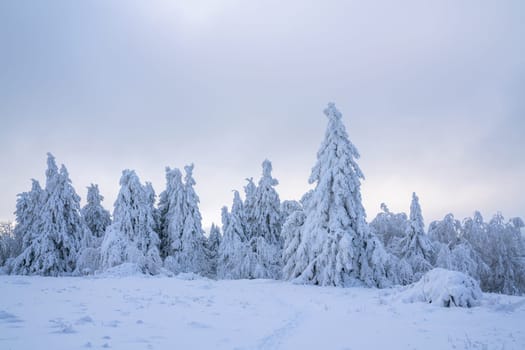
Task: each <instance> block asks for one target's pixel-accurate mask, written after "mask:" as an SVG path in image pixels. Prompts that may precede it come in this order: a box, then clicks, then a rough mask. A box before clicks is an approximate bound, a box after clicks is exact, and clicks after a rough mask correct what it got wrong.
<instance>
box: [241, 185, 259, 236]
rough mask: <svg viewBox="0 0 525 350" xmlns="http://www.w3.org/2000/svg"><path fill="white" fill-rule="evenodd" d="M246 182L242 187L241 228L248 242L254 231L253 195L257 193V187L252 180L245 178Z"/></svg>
mask: <svg viewBox="0 0 525 350" xmlns="http://www.w3.org/2000/svg"><path fill="white" fill-rule="evenodd" d="M246 181H247V182H248V183H247V184H246V186H244V194H245V197H244V203H243V211H244V214H243V226H244V233H245V236H246V239H247V240H250V239H251V238H252V237H253V235H254V234H255V231H256V225H255V201H256V198H255V194H256V191H257V186H256V185H255V183H254V182H253V178H251V177H250V178H247V179H246Z"/></svg>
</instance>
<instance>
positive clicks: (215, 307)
mask: <svg viewBox="0 0 525 350" xmlns="http://www.w3.org/2000/svg"><path fill="white" fill-rule="evenodd" d="M121 269H122V270H124V271H120V272H122V273H123V272H130V273H131V272H133V268H132V267H131V266H130V265H125V266H123V267H121ZM114 272H115V274H114V276H118V273H116V272H117V271H114ZM404 290H405V289H403V288H401V287H399V288H397V289H382V290H379V289H372V288H358V287H353V288H336V287H317V286H307V285H294V284H291V283H287V282H281V281H272V280H223V281H214V280H210V279H205V278H199V277H198V276H197V275H193V274H192V275H189V274H185V275H182V276H180V278H179V277H175V278H168V277H165V276H145V275H131V276H127V277H109V274H106V275H105V276H97V277H61V278H55V277H36V276H33V277H29V276H0V291H1V294H2V298H0V349H37V348H38V349H40V348H45V349H85V348H113V349H130V350H132V349H174V348H176V349H235V348H236V349H389V350H390V349H425V350H427V349H429V350H432V349H454V348H455V349H503V348H504V349H507V350H508V349H523V348H525V328H524V327H523V320H525V298H524V297H517V296H506V295H497V294H482V298H481V300H480V305H479V306H477V307H473V308H443V307H436V306H434V305H432V304H428V303H422V302H421V303H419V302H418V303H405V302H404V301H403V300H401V298H400V295H402V293H403V291H404Z"/></svg>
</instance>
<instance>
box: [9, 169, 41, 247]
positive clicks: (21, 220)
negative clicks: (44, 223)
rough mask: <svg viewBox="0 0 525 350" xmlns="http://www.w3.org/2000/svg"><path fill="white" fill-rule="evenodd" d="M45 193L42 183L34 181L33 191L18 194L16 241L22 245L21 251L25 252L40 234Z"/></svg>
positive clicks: (32, 182) (32, 181)
mask: <svg viewBox="0 0 525 350" xmlns="http://www.w3.org/2000/svg"><path fill="white" fill-rule="evenodd" d="M44 201H45V192H44V190H43V189H42V187H40V183H39V182H38V181H37V180H35V179H32V180H31V190H30V191H28V192H23V193H20V194H18V196H17V201H16V211H15V216H16V226H15V228H14V234H15V237H16V238H15V239H16V240H17V241H18V242H19V244H20V247H19V249H20V251H19V253H21V252H22V251H24V250H25V249H26V248H27V247H29V245H30V244H31V242H32V241H33V240H34V239H35V238H36V236H37V235H38V234H39V233H40V228H39V226H40V210H41V208H42V206H43V205H44Z"/></svg>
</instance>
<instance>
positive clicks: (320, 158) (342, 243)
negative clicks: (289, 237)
mask: <svg viewBox="0 0 525 350" xmlns="http://www.w3.org/2000/svg"><path fill="white" fill-rule="evenodd" d="M325 115H326V116H327V117H328V127H327V130H326V134H325V139H324V141H323V143H322V144H321V148H320V149H319V152H318V153H317V163H316V164H315V166H314V168H313V169H312V174H311V176H310V183H312V184H315V189H314V192H313V193H312V195H311V197H310V198H309V199H308V200H307V203H306V206H305V208H304V211H305V212H304V214H305V220H304V224H303V225H302V226H301V227H300V243H299V246H298V247H297V251H296V254H295V256H294V257H293V260H295V264H294V266H288V268H287V269H286V270H287V271H288V274H286V275H285V278H287V279H293V280H295V281H297V282H300V283H309V284H318V285H334V286H349V285H355V284H365V285H368V286H384V285H388V284H389V282H388V280H387V277H386V271H385V263H386V261H387V259H388V256H387V255H386V252H385V251H384V249H383V247H382V245H381V243H380V242H379V241H378V240H377V238H376V237H375V236H374V235H373V234H372V233H371V232H370V230H369V227H368V224H367V223H366V214H365V211H364V208H363V205H362V203H361V190H360V188H361V179H363V178H364V176H363V173H362V172H361V169H360V168H359V166H358V165H357V163H356V159H357V158H359V153H358V151H357V149H356V148H355V146H354V145H353V144H352V143H351V142H350V140H349V139H348V134H347V132H346V130H345V127H344V125H343V123H342V121H341V117H342V116H341V113H340V112H339V111H338V110H337V109H336V107H335V105H334V104H333V103H330V104H329V105H328V108H326V109H325ZM285 264H287V265H289V264H288V262H285ZM290 272H291V273H290Z"/></svg>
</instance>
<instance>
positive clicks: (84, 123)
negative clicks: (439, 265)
mask: <svg viewBox="0 0 525 350" xmlns="http://www.w3.org/2000/svg"><path fill="white" fill-rule="evenodd" d="M524 37H525V2H523V1H520V0H517V1H510V0H502V1H484V0H481V1H480V0H476V1H470V0H465V1H455V0H450V1H449V0H439V1H437V0H436V1H433V0H428V1H419V0H417V1H416V0H413V1H412V0H401V1H396V2H393V1H366V2H365V1H330V0H328V1H307V0H302V1H296V0H292V1H274V0H265V1H259V0H255V1H240V0H239V1H237V0H224V1H213V0H178V1H168V0H164V1H162V0H153V1H133V0H130V1H107V0H98V1H82V2H81V1H69V0H53V1H36V2H35V1H18V0H5V1H1V2H0V160H1V163H2V164H3V166H2V170H1V175H0V220H13V219H14V215H13V212H14V210H15V203H16V194H17V193H20V192H23V191H27V190H29V189H30V187H31V183H30V179H31V178H36V179H38V180H40V181H41V183H42V184H43V183H44V172H45V167H46V153H47V152H52V153H53V154H54V155H55V156H56V158H57V162H58V163H64V164H65V165H66V167H67V168H68V170H69V173H70V176H71V179H72V181H73V185H74V186H75V188H76V190H77V192H78V194H79V195H80V196H81V197H82V200H83V204H84V203H85V202H84V198H85V195H86V192H87V191H86V187H87V186H88V185H89V184H90V183H97V184H99V187H100V190H101V193H102V194H103V195H104V196H105V201H104V202H103V204H104V205H105V207H106V208H108V209H109V210H112V208H113V203H114V200H115V198H116V195H117V193H118V190H119V186H118V181H119V178H120V175H121V173H122V170H123V169H134V170H136V172H137V174H138V175H139V177H140V178H141V180H142V181H151V182H152V183H153V186H154V188H155V190H156V191H157V194H158V193H160V192H161V191H162V190H163V188H164V187H165V178H164V175H165V173H164V169H165V167H166V166H171V167H178V168H181V169H182V168H183V167H184V165H186V164H189V163H194V164H195V170H194V176H195V179H196V181H197V185H196V191H197V193H198V195H199V196H200V199H201V204H200V208H201V212H202V215H203V224H204V226H205V227H209V226H210V224H211V223H212V222H216V223H220V208H221V207H222V206H223V205H228V206H229V205H230V204H231V200H232V197H233V193H232V190H234V189H238V190H242V188H243V186H244V185H245V183H246V181H245V179H246V178H248V177H253V178H254V179H255V180H256V181H258V179H259V178H260V176H261V173H262V170H261V163H262V161H263V160H264V159H269V160H271V161H272V163H273V169H274V171H273V175H274V177H276V178H277V179H278V180H279V182H280V183H279V185H278V186H277V187H276V189H277V191H278V192H279V194H280V197H281V199H282V200H285V199H299V198H300V197H301V196H302V194H304V193H305V192H306V191H308V190H309V189H310V188H311V185H309V184H308V182H307V180H308V177H309V175H310V170H311V168H312V166H313V165H314V163H315V159H316V152H317V149H318V147H319V146H320V143H321V141H322V139H323V136H324V131H325V127H326V123H327V119H326V117H325V116H324V115H323V113H322V111H323V109H324V108H325V106H326V104H327V103H328V102H331V101H333V102H335V103H336V105H337V107H338V108H339V109H340V111H341V112H342V113H343V122H344V123H345V125H346V128H347V130H348V133H349V136H350V139H351V140H352V142H353V143H354V144H355V145H356V146H357V148H358V149H359V151H360V153H361V158H360V160H359V165H360V167H361V169H362V170H363V172H364V174H365V178H366V179H365V181H364V182H363V185H362V195H363V204H364V206H365V209H366V211H367V215H368V219H369V220H372V219H373V218H374V217H375V215H376V214H377V213H378V211H379V210H380V204H381V203H382V202H385V203H386V204H387V205H388V207H389V208H390V210H392V211H395V212H400V211H404V212H407V211H408V210H409V206H410V200H411V194H412V192H413V191H415V192H417V194H418V196H419V198H420V203H421V205H422V209H423V216H424V218H425V222H426V224H427V225H428V224H429V223H430V221H432V220H436V219H440V218H442V217H443V216H444V215H445V214H447V213H449V212H452V213H454V214H455V216H456V217H457V218H459V219H462V218H464V217H466V216H469V215H472V213H473V211H474V210H480V211H481V213H482V214H483V215H484V216H485V218H486V219H489V218H490V217H491V216H492V215H493V214H494V213H496V212H497V211H501V212H502V213H503V215H504V216H505V217H509V218H510V217H514V216H521V217H525V162H524V160H525V157H524V155H523V152H524V150H525V40H524V39H523V38H524Z"/></svg>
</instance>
